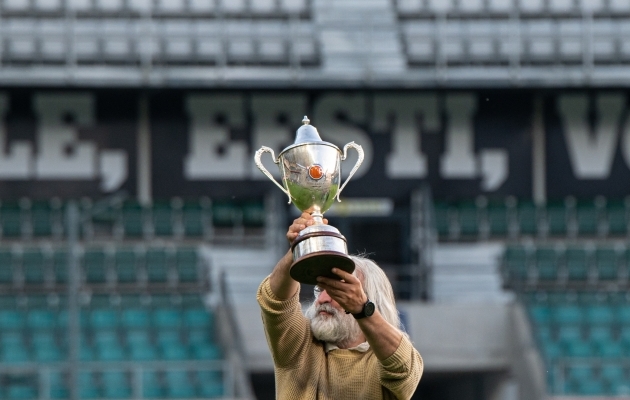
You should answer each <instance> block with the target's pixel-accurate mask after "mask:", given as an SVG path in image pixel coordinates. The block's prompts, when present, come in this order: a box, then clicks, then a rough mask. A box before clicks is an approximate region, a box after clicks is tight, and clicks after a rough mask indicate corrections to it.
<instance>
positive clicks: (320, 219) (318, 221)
mask: <svg viewBox="0 0 630 400" xmlns="http://www.w3.org/2000/svg"><path fill="white" fill-rule="evenodd" d="M311 216H312V217H313V221H315V225H323V224H324V215H323V214H322V213H320V212H314V213H312V214H311Z"/></svg>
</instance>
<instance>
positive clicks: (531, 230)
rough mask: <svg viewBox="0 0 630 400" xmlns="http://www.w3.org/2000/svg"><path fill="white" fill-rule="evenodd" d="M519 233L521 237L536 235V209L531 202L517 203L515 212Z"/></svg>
mask: <svg viewBox="0 0 630 400" xmlns="http://www.w3.org/2000/svg"><path fill="white" fill-rule="evenodd" d="M516 215H517V220H518V228H519V233H520V234H521V235H537V234H538V220H539V218H538V208H537V207H536V205H534V203H532V202H527V201H524V202H519V203H518V205H517V210H516Z"/></svg>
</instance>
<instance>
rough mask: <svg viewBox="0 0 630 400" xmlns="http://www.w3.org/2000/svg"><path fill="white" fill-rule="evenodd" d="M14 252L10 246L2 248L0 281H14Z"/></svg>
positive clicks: (9, 282) (0, 252)
mask: <svg viewBox="0 0 630 400" xmlns="http://www.w3.org/2000/svg"><path fill="white" fill-rule="evenodd" d="M14 268H15V265H14V263H13V252H12V251H11V249H9V248H2V249H0V283H4V284H11V283H13V271H14Z"/></svg>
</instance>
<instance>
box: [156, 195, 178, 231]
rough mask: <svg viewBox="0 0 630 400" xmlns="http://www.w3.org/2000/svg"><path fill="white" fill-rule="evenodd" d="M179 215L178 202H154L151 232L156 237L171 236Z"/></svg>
mask: <svg viewBox="0 0 630 400" xmlns="http://www.w3.org/2000/svg"><path fill="white" fill-rule="evenodd" d="M180 213H181V205H179V202H165V201H156V202H154V204H153V210H152V217H153V232H154V234H155V235H156V236H173V234H174V226H175V225H176V223H177V222H176V217H177V216H178V215H180Z"/></svg>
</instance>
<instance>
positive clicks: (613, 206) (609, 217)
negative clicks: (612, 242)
mask: <svg viewBox="0 0 630 400" xmlns="http://www.w3.org/2000/svg"><path fill="white" fill-rule="evenodd" d="M606 225H607V228H608V229H607V231H608V234H609V235H611V236H623V235H626V234H627V232H628V211H627V207H626V204H625V202H624V201H615V200H611V199H609V200H608V201H607V203H606Z"/></svg>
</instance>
